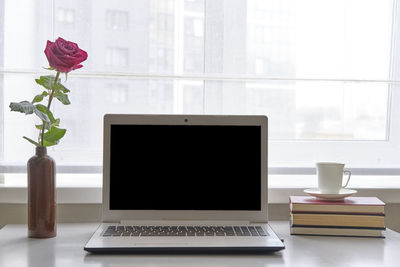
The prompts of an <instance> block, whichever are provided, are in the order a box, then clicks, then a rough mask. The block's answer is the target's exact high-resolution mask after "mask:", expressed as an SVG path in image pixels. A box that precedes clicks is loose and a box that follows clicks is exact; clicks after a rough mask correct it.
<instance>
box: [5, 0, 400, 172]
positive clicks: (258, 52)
mask: <svg viewBox="0 0 400 267" xmlns="http://www.w3.org/2000/svg"><path fill="white" fill-rule="evenodd" d="M24 3H25V4H24V5H21V4H19V3H18V1H12V0H0V13H1V16H0V36H1V38H0V172H1V171H2V170H9V169H13V168H11V167H12V166H21V167H20V170H23V169H24V166H25V164H26V160H27V159H28V158H29V157H30V156H31V155H32V153H33V148H32V146H31V145H30V144H29V143H27V142H24V140H23V139H22V138H21V137H22V136H23V135H26V136H32V137H34V136H36V135H37V132H36V131H35V129H34V127H33V125H34V120H33V119H32V118H29V119H28V118H27V117H24V116H21V114H16V113H11V112H9V108H8V105H9V103H10V102H11V101H21V100H24V99H26V98H28V99H29V98H31V97H32V96H34V95H35V94H36V93H37V88H36V86H35V83H34V78H36V77H37V76H39V75H40V74H42V73H45V71H44V70H43V69H42V67H46V66H47V61H46V58H45V56H44V54H43V50H44V46H45V43H46V40H54V39H55V38H57V37H58V36H62V37H63V38H65V39H67V40H72V41H75V42H77V43H78V44H79V45H80V46H81V47H82V48H83V49H85V50H86V51H88V53H89V59H88V60H87V61H86V62H84V64H83V65H84V66H85V67H84V68H83V69H81V70H78V71H75V72H74V73H73V74H71V77H69V78H68V81H67V83H66V85H67V86H68V87H69V88H71V91H72V92H71V96H70V99H71V102H72V106H67V107H64V106H61V105H55V107H54V108H55V109H56V110H57V111H56V113H57V114H59V116H60V117H61V119H62V120H61V125H63V126H65V127H66V128H67V129H68V133H67V135H66V136H65V138H64V139H63V140H62V141H61V143H60V144H59V145H58V146H57V147H55V148H50V149H49V150H50V154H51V155H52V156H53V157H54V158H55V159H56V161H57V164H58V165H59V166H64V167H65V169H68V168H70V170H72V171H73V170H74V168H76V167H79V168H78V169H79V170H82V169H85V168H87V170H92V169H90V168H89V167H90V166H92V167H93V166H98V167H99V166H101V164H102V117H103V114H105V113H113V112H114V113H176V114H179V113H189V114H263V115H267V116H268V117H269V149H270V151H269V166H270V167H271V170H272V172H283V173H285V172H300V173H301V172H303V171H304V170H306V171H308V168H309V167H310V168H311V167H313V164H314V163H315V162H316V161H343V162H346V163H347V166H349V167H353V168H361V169H363V170H365V173H368V172H371V173H372V172H374V173H388V171H387V170H390V171H389V172H390V173H400V157H399V156H398V155H399V154H400V146H399V144H400V120H399V118H400V90H399V84H400V54H399V51H400V4H399V0H364V1H361V0H335V1H333V0H323V1H321V0H300V1H291V0H271V1H264V0H232V1H223V0H212V1H211V0H151V1H147V0H136V1H106V0H96V1H94V0H87V1H76V0H73V1H61V0H44V1H39V2H38V1H33V0H26V1H24ZM21 17H23V18H24V19H23V20H21V19H20V18H21ZM71 25H73V27H71ZM16 32H17V33H18V34H15V33H16ZM71 107H73V108H71ZM82 132H84V133H85V135H84V136H82V134H81V133H82ZM10 166H11V167H10ZM17 169H18V168H17ZM95 169H96V168H95ZM293 169H294V170H293ZM96 170H101V168H97V169H96ZM385 170H386V171H385Z"/></svg>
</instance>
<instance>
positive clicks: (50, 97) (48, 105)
mask: <svg viewBox="0 0 400 267" xmlns="http://www.w3.org/2000/svg"><path fill="white" fill-rule="evenodd" d="M59 76H60V72H59V71H57V74H56V78H55V79H54V85H53V89H52V90H51V93H50V96H49V102H48V104H47V109H48V110H50V105H51V101H52V100H53V96H54V91H55V89H54V86H55V85H56V84H57V82H58V77H59ZM44 124H45V121H43V126H42V134H41V135H42V138H41V139H42V146H43V140H44Z"/></svg>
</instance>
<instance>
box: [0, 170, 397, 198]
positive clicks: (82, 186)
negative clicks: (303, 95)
mask: <svg viewBox="0 0 400 267" xmlns="http://www.w3.org/2000/svg"><path fill="white" fill-rule="evenodd" d="M4 176H5V179H4V183H3V184H0V203H26V202H27V194H26V174H23V173H18V174H5V175H4ZM316 185H317V181H316V178H315V175H269V190H268V200H269V203H287V202H288V197H289V196H290V195H305V194H304V193H303V190H304V189H306V188H314V187H316ZM348 187H349V188H352V189H356V190H357V191H358V193H357V194H356V195H357V196H376V197H378V198H380V199H381V200H382V201H384V202H385V203H400V176H366V175H353V176H352V178H351V180H350V183H349V186H348ZM101 188H102V175H101V174H57V203H64V204H67V203H70V204H72V203H73V204H79V203H86V204H100V203H101V202H102V192H101V191H102V189H101Z"/></svg>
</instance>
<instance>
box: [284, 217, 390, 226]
mask: <svg viewBox="0 0 400 267" xmlns="http://www.w3.org/2000/svg"><path fill="white" fill-rule="evenodd" d="M291 220H292V223H293V225H294V226H302V225H303V226H304V225H307V226H313V225H314V226H344V227H370V228H383V227H385V216H383V215H359V214H319V213H292V214H291Z"/></svg>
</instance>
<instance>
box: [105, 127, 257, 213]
mask: <svg viewBox="0 0 400 267" xmlns="http://www.w3.org/2000/svg"><path fill="white" fill-rule="evenodd" d="M110 144H111V147H110V203H109V204H110V210H221V211H224V210H226V211H234V210H238V211H258V210H261V126H238V125H235V126H233V125H232V126H230V125H223V126H222V125H217V126H216V125H125V124H112V125H111V140H110Z"/></svg>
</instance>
